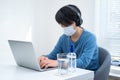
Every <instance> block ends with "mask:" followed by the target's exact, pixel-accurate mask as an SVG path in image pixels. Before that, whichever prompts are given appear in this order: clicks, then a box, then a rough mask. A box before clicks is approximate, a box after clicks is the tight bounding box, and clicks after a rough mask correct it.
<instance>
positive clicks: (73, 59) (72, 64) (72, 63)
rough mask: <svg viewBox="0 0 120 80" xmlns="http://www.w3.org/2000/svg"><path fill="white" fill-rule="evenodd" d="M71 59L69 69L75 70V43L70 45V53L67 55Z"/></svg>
mask: <svg viewBox="0 0 120 80" xmlns="http://www.w3.org/2000/svg"><path fill="white" fill-rule="evenodd" d="M67 57H68V59H69V63H68V70H69V71H70V72H74V71H75V69H76V53H75V52H74V49H73V45H71V46H70V53H68V55H67Z"/></svg>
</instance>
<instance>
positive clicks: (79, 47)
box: [48, 29, 99, 71]
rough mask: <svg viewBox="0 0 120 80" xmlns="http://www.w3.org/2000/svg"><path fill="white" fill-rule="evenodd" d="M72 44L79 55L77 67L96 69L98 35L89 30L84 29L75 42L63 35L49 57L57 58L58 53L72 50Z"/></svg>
mask: <svg viewBox="0 0 120 80" xmlns="http://www.w3.org/2000/svg"><path fill="white" fill-rule="evenodd" d="M70 45H73V46H74V52H75V53H76V55H77V67H78V68H83V69H88V70H93V71H96V70H97V69H98V67H99V63H98V60H99V59H98V46H97V44H96V37H95V36H94V35H93V34H92V33H90V32H89V31H87V30H85V29H83V32H82V34H81V36H80V37H79V39H78V40H77V41H76V42H73V41H72V40H71V39H70V38H69V37H68V36H66V35H64V34H63V35H62V36H61V37H60V38H59V40H58V42H57V44H56V46H55V48H54V49H53V51H52V52H51V53H50V54H49V55H48V58H49V59H54V60H56V59H57V53H66V54H68V53H69V52H70V51H69V50H70Z"/></svg>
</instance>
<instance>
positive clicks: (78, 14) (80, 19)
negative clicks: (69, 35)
mask: <svg viewBox="0 0 120 80" xmlns="http://www.w3.org/2000/svg"><path fill="white" fill-rule="evenodd" d="M67 7H68V8H70V9H71V10H72V11H74V12H75V13H76V14H77V16H78V17H79V19H77V22H79V21H80V25H81V24H82V23H83V20H82V18H81V14H80V13H79V12H78V11H77V10H76V8H74V7H72V6H70V5H68V6H67Z"/></svg>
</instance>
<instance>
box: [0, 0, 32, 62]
mask: <svg viewBox="0 0 120 80" xmlns="http://www.w3.org/2000/svg"><path fill="white" fill-rule="evenodd" d="M33 17H34V15H33V2H32V0H0V64H2V63H4V64H6V63H12V62H14V58H13V56H12V53H11V50H10V47H9V45H8V42H7V40H8V39H13V40H26V36H27V35H28V31H29V28H30V27H32V25H33ZM27 38H28V37H27Z"/></svg>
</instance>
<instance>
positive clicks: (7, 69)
mask: <svg viewBox="0 0 120 80" xmlns="http://www.w3.org/2000/svg"><path fill="white" fill-rule="evenodd" d="M93 78H94V72H92V71H88V70H84V69H77V71H76V72H75V73H71V74H68V75H64V76H62V77H60V76H57V69H55V70H50V71H44V72H38V71H34V70H31V69H27V68H23V67H19V66H16V65H0V80H93Z"/></svg>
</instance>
